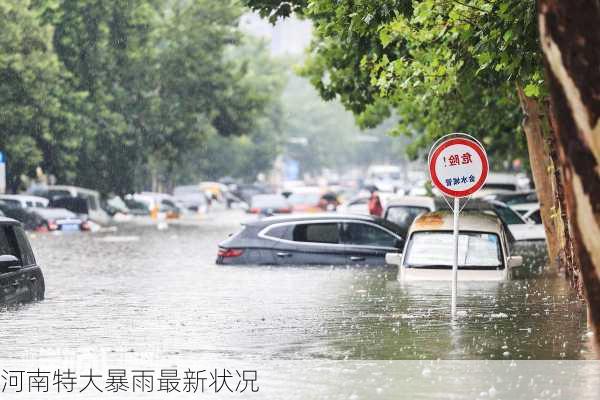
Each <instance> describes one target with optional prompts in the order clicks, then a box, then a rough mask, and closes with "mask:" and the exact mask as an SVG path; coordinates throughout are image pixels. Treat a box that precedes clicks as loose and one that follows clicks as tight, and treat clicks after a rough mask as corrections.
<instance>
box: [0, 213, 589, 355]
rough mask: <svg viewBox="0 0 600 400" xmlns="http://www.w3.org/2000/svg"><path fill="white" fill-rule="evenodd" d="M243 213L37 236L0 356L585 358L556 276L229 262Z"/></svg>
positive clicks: (576, 305)
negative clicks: (424, 277) (436, 275)
mask: <svg viewBox="0 0 600 400" xmlns="http://www.w3.org/2000/svg"><path fill="white" fill-rule="evenodd" d="M244 218H247V217H246V216H244V215H243V214H242V213H241V212H239V211H236V210H233V211H227V212H225V211H224V212H219V213H215V214H212V215H210V216H209V217H206V218H205V219H204V220H200V221H190V222H178V223H175V224H170V225H169V227H168V229H164V230H159V229H157V227H156V226H155V225H153V224H151V223H149V222H148V223H138V224H127V225H120V226H119V227H118V229H117V230H116V231H113V232H100V233H89V234H72V235H53V234H39V235H36V236H34V237H32V239H31V242H32V246H33V248H34V251H35V253H36V255H37V258H38V261H39V263H40V264H41V265H42V267H43V272H44V275H45V279H46V299H45V300H43V301H41V302H36V303H32V304H25V305H19V306H14V307H9V308H4V309H2V310H1V311H0V324H1V326H2V346H0V358H17V359H19V358H31V357H35V358H37V357H60V356H62V355H72V354H77V353H79V352H89V351H93V352H94V353H97V354H116V355H119V354H141V355H150V356H152V357H157V358H161V357H165V358H167V357H178V356H181V357H198V358H200V357H201V358H211V359H246V360H253V359H254V360H266V359H277V360H290V359H294V360H298V359H303V360H305V359H331V360H344V359H348V360H357V359H377V360H387V359H440V358H441V359H483V360H487V359H509V358H510V359H582V358H583V359H585V358H590V352H591V349H590V348H589V345H588V341H589V332H588V329H587V326H586V319H585V307H583V305H582V303H581V301H580V300H578V299H577V297H576V296H575V294H574V293H573V292H572V291H571V290H570V289H569V288H568V286H567V284H566V283H565V282H564V281H563V280H561V279H559V278H548V277H540V276H537V277H535V276H534V277H530V278H528V279H518V280H514V281H510V282H505V283H468V284H466V283H461V284H460V285H459V298H458V317H457V318H456V320H455V321H452V319H451V317H450V315H449V310H450V285H449V284H448V283H444V282H441V283H440V282H438V283H411V284H410V285H409V284H405V285H401V284H400V283H399V282H398V281H397V279H396V278H397V270H395V269H390V268H387V269H385V268H331V267H305V268H302V267H263V266H261V267H258V266H247V267H231V266H229V267H224V266H218V265H216V264H215V262H214V261H215V258H216V252H217V243H218V242H219V241H221V240H223V239H224V238H225V237H226V236H227V234H229V233H233V232H235V231H236V230H237V229H238V228H239V223H240V221H241V220H243V219H244Z"/></svg>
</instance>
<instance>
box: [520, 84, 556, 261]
mask: <svg viewBox="0 0 600 400" xmlns="http://www.w3.org/2000/svg"><path fill="white" fill-rule="evenodd" d="M517 92H518V94H519V100H520V102H521V108H522V110H523V114H524V115H525V118H524V119H523V130H524V131H525V137H526V138H527V150H528V152H529V164H530V166H531V174H532V175H533V182H534V183H535V189H536V191H537V195H538V200H539V202H540V214H541V216H542V222H543V223H544V230H545V231H546V245H547V247H548V259H549V261H550V268H551V269H552V270H553V271H558V255H559V252H560V247H561V246H560V241H559V235H558V228H557V226H556V221H555V220H554V218H553V207H554V191H553V188H552V177H551V175H550V172H549V167H550V165H551V164H550V158H549V155H548V151H547V150H546V144H545V142H544V130H543V120H542V118H547V116H545V115H544V112H543V111H542V107H541V106H540V104H539V102H538V101H537V100H536V99H534V98H531V97H527V96H526V95H525V93H524V92H523V89H522V87H521V86H517Z"/></svg>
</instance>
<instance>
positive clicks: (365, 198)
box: [337, 194, 370, 215]
mask: <svg viewBox="0 0 600 400" xmlns="http://www.w3.org/2000/svg"><path fill="white" fill-rule="evenodd" d="M369 198H370V196H369V194H362V195H359V196H356V197H353V198H351V199H350V200H348V201H346V202H343V203H342V204H340V205H339V207H338V208H337V211H338V212H340V213H343V214H348V213H351V214H366V215H369Z"/></svg>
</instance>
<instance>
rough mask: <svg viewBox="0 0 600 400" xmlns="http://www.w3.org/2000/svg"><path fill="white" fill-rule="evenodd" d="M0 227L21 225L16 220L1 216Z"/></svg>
mask: <svg viewBox="0 0 600 400" xmlns="http://www.w3.org/2000/svg"><path fill="white" fill-rule="evenodd" d="M0 225H21V223H20V222H19V221H17V220H16V219H12V218H8V217H2V216H0Z"/></svg>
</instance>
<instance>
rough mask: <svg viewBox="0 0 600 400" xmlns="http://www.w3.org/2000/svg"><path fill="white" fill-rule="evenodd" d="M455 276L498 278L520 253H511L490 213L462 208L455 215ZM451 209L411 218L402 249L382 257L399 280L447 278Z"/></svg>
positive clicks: (449, 275) (520, 259)
mask: <svg viewBox="0 0 600 400" xmlns="http://www.w3.org/2000/svg"><path fill="white" fill-rule="evenodd" d="M459 229H460V234H459V239H458V240H459V244H458V260H459V261H458V279H459V280H461V281H463V280H482V281H488V280H491V281H499V280H505V279H507V278H509V277H510V274H509V271H510V269H511V268H514V267H518V266H520V265H521V264H522V263H523V257H521V256H514V255H512V254H511V248H510V243H509V239H508V235H507V232H506V231H505V229H504V224H503V223H502V221H501V220H500V219H499V218H498V217H497V216H494V215H490V214H486V213H483V212H478V211H464V212H462V213H461V215H460V219H459ZM452 231H453V213H452V212H451V211H435V212H430V213H425V214H422V215H420V216H419V217H417V219H415V221H414V222H413V224H412V226H411V228H410V230H409V233H408V237H407V240H406V245H405V246H404V251H403V252H402V253H390V254H388V255H387V256H386V261H387V262H388V263H390V264H395V265H398V266H399V267H400V274H399V276H400V279H401V280H451V279H452V264H453V254H454V252H453V250H454V240H453V232H452Z"/></svg>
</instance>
